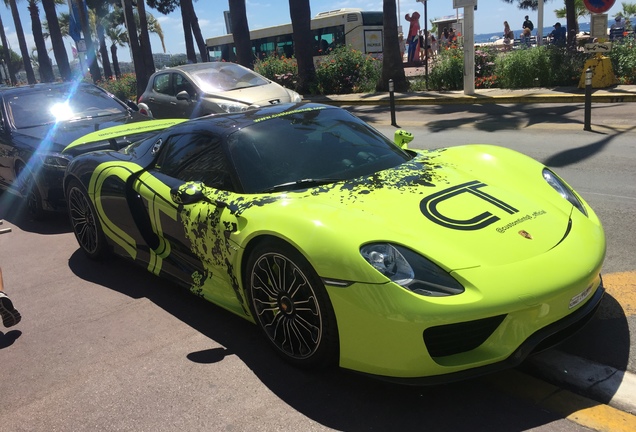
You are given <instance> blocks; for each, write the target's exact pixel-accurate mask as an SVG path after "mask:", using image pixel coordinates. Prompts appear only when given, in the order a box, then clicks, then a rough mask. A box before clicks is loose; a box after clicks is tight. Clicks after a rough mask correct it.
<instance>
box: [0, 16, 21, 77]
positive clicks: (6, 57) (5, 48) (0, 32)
mask: <svg viewBox="0 0 636 432" xmlns="http://www.w3.org/2000/svg"><path fill="white" fill-rule="evenodd" d="M0 40H2V60H3V61H4V63H5V64H6V65H7V68H8V69H9V81H11V85H16V84H17V82H18V81H17V80H16V79H15V68H14V67H13V63H12V62H11V53H10V52H9V51H10V50H9V44H8V43H7V35H6V34H5V32H4V23H3V22H2V16H0Z"/></svg>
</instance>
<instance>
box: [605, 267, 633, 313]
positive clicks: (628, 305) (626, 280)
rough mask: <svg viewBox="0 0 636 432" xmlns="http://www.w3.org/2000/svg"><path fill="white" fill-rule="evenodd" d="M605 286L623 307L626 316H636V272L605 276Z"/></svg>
mask: <svg viewBox="0 0 636 432" xmlns="http://www.w3.org/2000/svg"><path fill="white" fill-rule="evenodd" d="M603 285H605V290H606V291H607V293H608V294H609V295H611V296H612V297H614V299H616V301H617V302H618V303H619V304H620V305H621V307H622V308H623V311H624V312H625V316H632V315H636V271H631V272H622V273H609V274H605V275H603Z"/></svg>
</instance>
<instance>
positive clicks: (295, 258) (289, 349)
mask: <svg viewBox="0 0 636 432" xmlns="http://www.w3.org/2000/svg"><path fill="white" fill-rule="evenodd" d="M245 281H246V283H247V285H246V286H247V293H248V299H249V302H250V308H251V310H252V313H253V315H254V318H255V320H256V322H257V324H258V325H259V326H260V328H261V329H262V331H263V332H264V333H265V335H266V336H267V339H268V340H269V341H270V342H271V344H272V345H273V346H274V347H275V348H276V351H277V352H278V353H279V354H280V355H282V356H283V358H285V359H286V360H287V361H289V362H290V363H292V364H295V365H297V366H301V367H308V368H322V367H326V366H330V365H333V364H335V363H336V362H337V358H338V331H337V324H336V319H335V314H334V311H333V307H332V305H331V302H330V300H329V297H328V295H327V291H326V290H325V287H324V284H323V283H322V281H321V279H320V278H319V277H318V275H317V274H316V272H315V271H314V269H313V268H312V267H311V265H310V264H309V263H308V262H307V260H306V259H305V258H304V257H303V256H302V255H301V254H300V253H299V252H298V251H296V250H295V249H294V248H292V247H291V246H289V245H287V244H286V243H283V242H281V241H267V242H264V243H262V244H260V245H258V246H257V247H256V248H255V250H254V251H253V253H252V254H251V256H250V259H249V262H248V265H247V273H246V278H245Z"/></svg>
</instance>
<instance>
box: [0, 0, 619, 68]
mask: <svg viewBox="0 0 636 432" xmlns="http://www.w3.org/2000/svg"><path fill="white" fill-rule="evenodd" d="M245 3H246V10H247V21H248V25H249V27H250V29H251V30H255V29H258V28H263V27H269V26H272V25H278V24H286V23H289V22H291V19H290V18H289V0H246V1H245ZM309 3H310V7H311V15H312V17H313V16H315V15H316V14H318V13H319V12H324V11H329V10H334V9H341V8H358V9H362V10H367V11H381V10H382V1H381V0H341V1H337V0H310V2H309ZM629 3H631V2H629ZM1 4H2V2H0V5H1ZM398 4H399V7H398V9H399V12H400V14H399V17H400V22H399V24H401V25H402V27H403V29H404V30H405V31H408V22H407V21H405V20H404V15H406V14H407V13H413V12H415V11H418V12H419V14H420V15H421V16H422V18H420V25H421V26H422V28H424V5H423V4H422V3H418V2H416V1H415V0H399V3H398ZM18 7H19V11H20V18H21V21H22V27H23V30H24V32H25V34H26V39H27V45H28V47H29V50H30V49H31V48H32V47H33V46H35V44H34V43H33V36H32V34H31V32H32V30H31V19H30V16H29V11H28V10H27V2H26V1H18ZM562 7H563V1H562V0H546V2H545V6H544V18H543V23H544V26H545V27H551V26H552V25H553V24H554V23H556V22H557V21H560V22H561V23H563V24H565V19H557V17H556V14H555V13H554V9H556V8H562ZM194 8H195V11H196V13H197V16H198V18H199V25H200V26H201V30H202V32H203V37H204V38H207V37H212V36H219V35H223V34H225V33H226V29H225V20H224V18H223V11H225V10H228V9H229V8H228V2H227V1H225V0H195V3H194ZM146 9H147V11H149V12H150V13H152V14H153V15H154V16H155V17H156V18H157V19H158V21H159V23H160V24H161V28H162V29H163V33H164V38H165V44H166V53H169V54H180V53H184V52H185V42H184V38H183V27H182V25H181V14H180V12H179V11H178V10H177V11H175V12H173V13H172V14H170V15H167V16H165V15H161V14H160V13H159V12H157V11H156V10H153V9H150V8H146ZM620 10H622V6H621V0H617V1H616V3H615V4H614V6H613V7H612V8H611V9H610V10H609V11H608V14H609V17H610V19H609V22H610V23H611V22H612V21H613V17H614V15H615V14H616V13H617V12H619V11H620ZM58 11H59V12H67V11H68V8H67V7H65V6H58ZM459 12H460V13H462V9H459ZM455 13H456V11H455V9H453V0H428V2H427V15H428V18H429V22H430V20H432V19H434V18H441V17H444V16H449V15H455ZM0 15H1V16H2V21H3V23H4V27H5V32H6V34H7V39H8V44H9V46H10V47H11V49H13V50H14V51H15V52H17V53H20V49H19V45H18V40H17V37H16V33H15V25H14V22H13V18H12V16H11V11H10V10H9V9H7V8H5V7H2V6H0ZM525 15H529V16H530V19H531V20H532V21H533V22H534V24H535V26H536V25H537V21H538V20H537V13H536V12H533V11H526V10H520V9H518V8H517V7H516V6H515V5H514V4H508V3H506V2H504V1H502V0H478V7H477V11H475V34H482V33H496V32H503V22H504V21H508V22H509V23H510V26H511V28H512V30H519V29H521V24H522V23H523V20H524V16H525ZM40 19H41V20H42V21H44V20H45V16H44V11H43V10H42V8H41V7H40ZM586 21H589V19H588V18H583V19H582V20H581V22H586ZM429 26H430V24H429ZM66 44H67V53H68V55H69V59H70V58H71V48H70V46H71V41H70V39H68V40H67V41H66ZM49 45H50V44H49ZM151 45H152V48H153V52H155V53H159V52H163V50H162V47H161V43H160V40H159V38H158V37H156V36H152V35H151ZM118 54H119V58H120V61H129V60H130V54H129V52H128V49H127V48H119V51H118ZM50 57H51V59H52V60H53V61H54V57H53V54H52V52H51V54H50Z"/></svg>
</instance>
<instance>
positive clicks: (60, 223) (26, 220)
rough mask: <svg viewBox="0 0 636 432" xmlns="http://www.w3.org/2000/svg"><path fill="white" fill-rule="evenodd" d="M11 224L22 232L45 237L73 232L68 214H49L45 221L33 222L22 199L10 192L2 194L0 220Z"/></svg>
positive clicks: (0, 197)
mask: <svg viewBox="0 0 636 432" xmlns="http://www.w3.org/2000/svg"><path fill="white" fill-rule="evenodd" d="M2 219H4V220H6V221H8V222H11V223H12V224H13V225H15V226H16V227H18V228H20V229H21V230H22V231H27V232H32V233H36V234H43V235H53V234H64V233H68V232H71V231H72V229H71V224H70V222H69V220H68V215H67V214H66V213H49V214H47V216H46V218H45V219H43V220H33V218H32V217H31V216H30V215H29V214H28V212H27V210H26V205H25V202H24V200H23V199H22V198H19V197H17V196H15V195H12V194H11V193H9V192H0V220H2Z"/></svg>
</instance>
